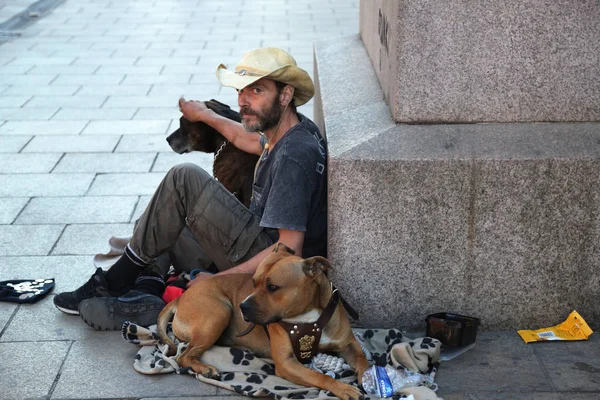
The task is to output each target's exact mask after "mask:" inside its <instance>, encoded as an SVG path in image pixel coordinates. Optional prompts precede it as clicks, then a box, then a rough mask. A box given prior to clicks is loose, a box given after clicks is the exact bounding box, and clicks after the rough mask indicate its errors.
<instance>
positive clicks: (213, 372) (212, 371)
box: [193, 364, 221, 380]
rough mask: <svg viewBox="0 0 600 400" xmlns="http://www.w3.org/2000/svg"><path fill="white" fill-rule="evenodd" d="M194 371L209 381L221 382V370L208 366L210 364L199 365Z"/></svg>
mask: <svg viewBox="0 0 600 400" xmlns="http://www.w3.org/2000/svg"><path fill="white" fill-rule="evenodd" d="M193 369H194V371H195V372H196V373H198V374H200V375H202V376H203V377H205V378H208V379H216V380H219V379H221V372H219V370H218V369H217V368H215V367H213V366H212V365H208V364H203V365H201V366H200V365H198V366H195V367H194V368H193Z"/></svg>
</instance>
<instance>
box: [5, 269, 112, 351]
mask: <svg viewBox="0 0 600 400" xmlns="http://www.w3.org/2000/svg"><path fill="white" fill-rule="evenodd" d="M92 273H93V272H92ZM89 276H91V273H90V274H89V275H88V277H87V278H86V279H85V280H83V281H80V282H79V285H82V284H84V283H85V282H86V281H87V279H89ZM56 293H58V292H56ZM54 296H55V294H51V295H48V296H46V297H44V298H43V299H41V300H39V301H38V302H36V303H33V304H22V305H21V306H20V307H19V309H18V310H17V313H16V314H15V316H14V317H13V319H12V321H11V322H10V324H9V325H8V328H7V329H6V330H5V331H4V334H3V335H2V337H1V338H0V343H4V342H17V341H23V342H26V341H36V340H37V341H57V340H84V339H91V338H97V337H103V335H102V333H103V332H100V331H97V330H95V329H92V328H90V327H88V326H87V325H86V324H85V323H84V322H83V320H82V319H81V318H80V317H79V316H77V315H69V314H65V313H63V312H62V311H59V310H58V309H57V308H56V307H55V306H54V303H53V298H54ZM33 321H35V323H34V322H33Z"/></svg>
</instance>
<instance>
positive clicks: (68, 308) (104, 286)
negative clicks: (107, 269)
mask: <svg viewBox="0 0 600 400" xmlns="http://www.w3.org/2000/svg"><path fill="white" fill-rule="evenodd" d="M115 295H118V293H114V292H112V291H109V289H108V283H107V282H106V278H105V276H104V271H103V270H102V268H98V269H96V272H95V273H94V275H92V277H91V278H90V279H89V280H88V281H87V282H86V283H85V284H84V285H83V286H81V287H79V288H78V289H76V290H74V291H72V292H63V293H60V294H57V295H56V296H54V305H55V306H56V308H58V309H59V310H60V311H62V312H64V313H65V314H70V315H79V310H78V307H79V303H81V302H82V301H83V300H86V299H90V298H93V297H99V296H115Z"/></svg>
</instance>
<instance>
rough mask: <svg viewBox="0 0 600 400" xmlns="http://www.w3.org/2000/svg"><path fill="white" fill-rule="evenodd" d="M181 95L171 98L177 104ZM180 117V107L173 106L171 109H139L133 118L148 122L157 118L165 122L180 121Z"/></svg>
mask: <svg viewBox="0 0 600 400" xmlns="http://www.w3.org/2000/svg"><path fill="white" fill-rule="evenodd" d="M181 95H182V93H180V94H179V95H177V96H171V98H172V99H174V100H175V102H177V99H178V98H179V96H181ZM180 117H181V111H179V107H178V106H173V105H171V106H169V107H143V108H138V109H137V112H136V113H135V115H134V116H133V119H134V120H138V119H141V120H144V119H145V120H148V119H152V118H157V119H163V120H179V118H180ZM177 127H179V124H177ZM171 130H172V129H170V130H169V132H170V131H171Z"/></svg>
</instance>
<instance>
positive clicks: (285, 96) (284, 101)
mask: <svg viewBox="0 0 600 400" xmlns="http://www.w3.org/2000/svg"><path fill="white" fill-rule="evenodd" d="M292 101H294V87H293V86H292V85H285V86H284V87H283V89H282V90H281V94H280V95H279V103H280V104H281V105H282V106H283V107H285V106H287V105H288V104H290V103H291V102H292Z"/></svg>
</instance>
